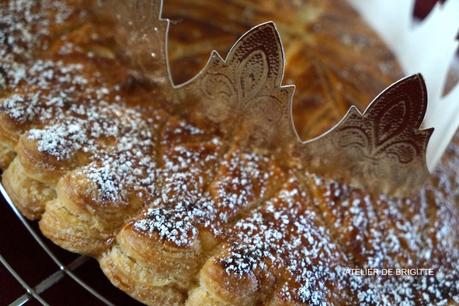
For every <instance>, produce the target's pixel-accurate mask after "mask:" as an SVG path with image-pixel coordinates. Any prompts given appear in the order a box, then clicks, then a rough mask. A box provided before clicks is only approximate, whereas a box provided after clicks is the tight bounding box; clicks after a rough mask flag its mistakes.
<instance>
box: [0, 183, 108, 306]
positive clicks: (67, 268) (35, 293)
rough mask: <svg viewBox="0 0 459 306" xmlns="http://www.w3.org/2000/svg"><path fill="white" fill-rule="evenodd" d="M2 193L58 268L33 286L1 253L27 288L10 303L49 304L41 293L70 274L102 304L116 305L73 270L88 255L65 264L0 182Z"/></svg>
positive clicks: (16, 277) (8, 267) (6, 265)
mask: <svg viewBox="0 0 459 306" xmlns="http://www.w3.org/2000/svg"><path fill="white" fill-rule="evenodd" d="M0 193H1V194H2V195H3V197H4V198H5V200H6V202H7V203H8V205H9V206H10V208H11V209H12V211H13V212H14V214H15V215H16V216H17V218H18V219H19V220H20V221H21V223H22V224H23V225H24V227H25V228H26V229H27V231H28V232H29V233H30V234H31V235H32V237H33V238H34V239H35V241H36V242H37V243H38V244H39V245H40V247H41V248H42V249H43V250H44V251H45V253H46V254H47V255H48V256H49V258H51V260H52V261H53V262H54V263H55V264H56V266H57V270H56V271H55V272H54V273H53V274H51V275H50V276H48V277H47V278H45V279H44V280H42V281H41V282H40V283H39V284H38V285H36V286H34V287H32V286H30V285H29V284H28V283H27V282H26V281H24V279H23V278H22V277H21V276H20V275H19V274H18V273H17V272H16V271H15V270H14V268H13V267H12V266H11V265H10V264H9V263H8V262H7V260H6V259H5V258H4V257H3V256H2V255H1V254H0V262H1V264H2V265H3V266H4V267H5V268H6V269H7V270H8V271H9V272H10V273H11V274H12V275H13V277H14V278H15V279H16V280H17V281H18V283H19V284H20V285H21V286H22V287H23V288H24V289H25V290H26V293H25V294H24V295H22V296H20V297H19V298H17V299H16V300H15V301H13V302H12V303H11V304H10V305H24V304H25V303H27V302H28V301H30V300H32V299H35V300H36V301H37V302H39V303H40V304H41V305H49V304H48V303H47V302H46V301H45V300H44V299H43V298H42V297H41V296H40V294H41V293H43V292H44V291H45V290H47V289H48V288H50V287H52V286H53V285H55V284H56V283H57V282H59V281H60V280H61V279H62V278H63V277H64V276H66V275H67V276H69V277H70V278H71V279H72V280H73V281H74V282H75V283H77V284H78V285H79V286H81V287H82V288H83V289H85V290H86V291H87V292H89V293H90V294H91V295H93V296H94V297H95V298H97V299H98V300H99V301H100V302H101V303H102V304H105V305H114V304H113V303H112V302H110V301H109V300H108V299H107V298H105V297H104V296H102V295H101V294H100V293H98V292H97V291H96V290H94V289H93V288H92V287H91V286H89V285H88V284H87V283H86V282H85V281H83V280H82V279H81V278H80V277H78V276H77V275H76V274H75V273H74V272H73V271H74V270H75V269H76V268H78V267H80V266H81V265H83V264H84V263H85V262H87V261H88V259H89V258H88V257H86V256H79V257H77V258H76V259H75V260H73V261H72V262H71V263H70V264H68V265H65V264H63V263H62V261H61V260H59V259H58V258H57V256H56V255H55V254H53V252H51V250H50V249H49V248H48V247H47V246H46V244H45V243H44V242H43V240H42V239H41V238H40V236H39V234H38V233H37V232H36V231H35V230H34V229H33V228H32V227H31V226H30V224H29V223H28V222H27V220H26V219H25V218H24V217H23V216H22V214H21V213H20V212H19V210H18V209H17V208H16V206H15V205H14V203H13V201H12V200H11V198H10V197H9V195H8V194H7V193H6V191H5V189H4V187H3V185H2V184H1V183H0Z"/></svg>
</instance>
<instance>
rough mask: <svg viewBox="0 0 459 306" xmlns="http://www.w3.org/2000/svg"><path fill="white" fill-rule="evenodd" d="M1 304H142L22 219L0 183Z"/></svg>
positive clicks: (91, 262) (87, 261)
mask: <svg viewBox="0 0 459 306" xmlns="http://www.w3.org/2000/svg"><path fill="white" fill-rule="evenodd" d="M0 192H1V194H2V196H3V199H1V201H0V220H1V222H0V263H1V265H0V305H62V304H63V302H65V305H116V304H122V305H140V304H139V303H138V302H136V301H134V300H133V299H131V298H129V297H128V296H127V295H126V294H124V293H123V292H121V291H119V290H118V289H116V288H115V287H113V286H112V285H111V284H110V282H109V281H108V280H107V279H106V278H105V276H104V275H103V274H102V272H101V270H100V268H99V267H98V264H97V262H96V261H95V260H94V259H92V258H89V257H86V256H79V255H76V254H72V253H69V252H66V251H64V250H62V249H60V248H58V247H56V246H54V245H53V244H52V243H51V242H50V241H49V240H47V239H46V238H45V237H44V236H43V235H41V233H40V231H39V229H38V227H37V224H36V222H30V221H28V220H26V219H25V218H24V217H23V216H22V214H21V213H20V212H19V210H18V209H17V208H16V206H15V205H14V203H13V201H12V200H11V198H10V197H9V196H8V194H7V193H6V191H5V189H4V188H3V185H1V184H0Z"/></svg>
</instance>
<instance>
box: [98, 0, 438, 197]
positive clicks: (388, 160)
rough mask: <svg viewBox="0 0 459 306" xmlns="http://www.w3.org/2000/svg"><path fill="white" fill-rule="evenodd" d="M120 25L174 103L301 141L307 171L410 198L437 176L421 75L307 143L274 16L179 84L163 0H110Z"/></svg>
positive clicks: (298, 148) (286, 142)
mask: <svg viewBox="0 0 459 306" xmlns="http://www.w3.org/2000/svg"><path fill="white" fill-rule="evenodd" d="M100 5H101V6H102V7H103V8H104V11H107V12H108V13H109V14H111V15H112V16H116V18H117V20H118V24H119V25H121V26H120V27H119V28H117V30H116V31H117V34H116V37H117V39H118V40H119V42H120V43H121V44H122V45H124V46H127V55H128V58H130V59H131V60H132V61H133V64H134V65H135V66H137V68H139V69H141V70H142V71H143V72H144V73H145V75H146V76H147V77H148V78H149V79H150V80H151V81H152V83H153V84H155V85H156V86H157V88H158V94H161V95H162V97H163V98H164V100H165V101H167V104H168V105H167V106H168V107H172V108H173V109H174V110H175V111H178V112H180V111H181V110H182V111H183V110H184V109H186V110H187V111H190V109H192V110H193V112H194V113H197V114H199V115H200V116H203V117H204V118H205V119H207V120H210V121H211V122H213V123H215V124H218V125H220V126H221V127H222V128H223V130H226V131H231V130H232V129H233V127H234V126H244V127H247V128H246V131H248V133H247V135H246V136H247V140H248V141H249V143H250V144H251V145H258V146H270V147H276V146H277V147H282V148H288V149H289V150H290V149H291V148H292V147H293V148H294V151H295V152H296V153H297V156H299V157H300V159H301V161H302V163H303V165H304V168H305V169H307V170H310V171H313V172H316V173H319V174H321V175H324V176H327V177H331V178H335V179H342V180H345V181H346V182H348V183H351V184H352V185H355V186H358V187H362V188H367V189H370V190H372V191H376V192H385V193H391V194H394V195H399V196H400V195H405V194H408V193H409V192H410V191H412V190H414V189H415V188H416V187H418V186H419V185H420V184H422V182H423V181H424V179H425V177H426V176H427V175H428V170H427V167H426V148H427V143H428V140H429V137H430V135H431V133H432V130H433V129H426V130H421V129H420V126H421V124H422V122H423V119H424V115H425V113H426V109H427V92H426V86H425V84H424V81H423V78H422V77H421V75H419V74H417V75H412V76H410V77H407V78H404V79H402V80H400V81H398V82H396V83H395V84H393V85H391V86H390V87H388V88H387V89H386V90H385V91H383V92H382V93H381V94H380V95H379V96H378V97H376V98H375V99H374V101H373V102H371V103H370V105H369V106H368V108H367V109H366V110H365V112H363V113H360V111H359V110H358V109H357V108H356V107H351V108H350V109H349V111H348V112H347V114H346V115H345V116H344V118H343V119H342V120H341V121H340V122H339V123H338V124H337V125H336V126H335V127H333V128H332V129H330V130H329V131H328V132H326V133H324V134H323V135H321V136H320V137H317V138H315V139H312V140H308V141H305V142H302V141H301V140H300V139H299V137H298V135H297V133H296V130H295V127H294V124H293V119H292V96H293V91H294V87H293V86H282V85H281V84H282V79H283V73H284V51H283V47H282V44H281V41H280V38H279V34H278V32H277V30H276V27H275V25H274V23H272V22H268V23H264V24H261V25H258V26H256V27H254V28H252V29H251V30H250V31H248V32H247V33H245V34H244V35H243V36H242V37H241V38H240V39H239V40H238V41H237V42H236V43H235V44H234V45H233V47H232V48H231V50H230V52H229V53H228V56H227V57H226V59H223V58H222V57H221V56H220V55H219V54H218V53H217V52H216V51H213V52H212V54H211V56H210V59H209V61H208V63H207V64H206V66H205V67H204V69H203V70H202V71H201V72H200V73H199V74H198V75H196V76H195V77H194V78H193V79H191V80H190V81H188V82H186V83H184V84H181V85H178V86H176V85H174V84H173V82H172V78H171V75H170V71H169V66H168V59H167V33H168V26H169V22H168V20H165V19H161V9H162V1H160V0H157V1H154V0H137V1H128V0H125V1H120V0H106V1H101V3H100Z"/></svg>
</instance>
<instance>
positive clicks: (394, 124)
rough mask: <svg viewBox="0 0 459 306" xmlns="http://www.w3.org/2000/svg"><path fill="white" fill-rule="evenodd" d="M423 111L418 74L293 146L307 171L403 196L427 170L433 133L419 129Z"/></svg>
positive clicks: (424, 99) (422, 90)
mask: <svg viewBox="0 0 459 306" xmlns="http://www.w3.org/2000/svg"><path fill="white" fill-rule="evenodd" d="M426 108H427V93H426V87H425V83H424V80H423V79H422V77H421V75H419V74H418V75H413V76H410V77H407V78H405V79H402V80H400V81H398V82H397V83H395V84H393V85H391V86H390V87H388V88H387V89H386V90H385V91H383V92H382V93H381V94H380V95H379V96H378V97H376V98H375V99H374V100H373V102H371V103H370V105H369V106H368V108H367V109H366V110H365V112H364V113H363V114H362V113H360V111H359V110H358V109H357V108H356V107H351V108H350V109H349V111H348V112H347V114H346V115H345V116H344V118H343V119H342V120H341V121H340V122H339V123H338V124H337V125H336V126H335V127H334V128H332V129H331V130H329V131H328V132H327V133H325V134H324V135H322V136H321V137H319V138H317V139H313V140H310V141H306V142H304V143H301V144H300V145H299V146H298V147H299V150H300V151H301V154H302V159H303V161H305V162H307V163H308V169H310V170H312V171H314V172H316V173H320V174H322V175H325V176H329V177H330V176H331V177H333V178H335V179H342V180H345V181H347V182H349V183H351V184H353V185H356V186H357V187H362V188H366V189H370V190H374V191H378V192H384V193H389V194H394V195H399V196H402V195H407V194H409V193H410V191H412V190H415V189H416V187H419V185H421V184H422V183H423V182H424V180H425V178H426V176H427V175H428V170H427V167H426V159H425V157H426V154H425V152H426V148H427V142H428V141H429V138H430V135H431V134H432V131H433V129H426V130H419V127H420V126H421V123H422V121H423V118H424V115H425V112H426Z"/></svg>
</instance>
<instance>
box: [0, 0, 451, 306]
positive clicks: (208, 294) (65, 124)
mask: <svg viewBox="0 0 459 306" xmlns="http://www.w3.org/2000/svg"><path fill="white" fill-rule="evenodd" d="M52 3H54V2H51V1H42V2H40V4H30V3H28V2H24V1H8V2H6V3H5V4H3V3H2V4H1V5H4V6H5V8H6V9H5V10H3V7H2V10H0V14H3V13H4V12H6V14H7V15H8V16H10V15H11V16H10V17H14V18H17V20H16V19H15V20H14V21H18V22H19V21H21V20H22V19H21V16H23V15H24V14H26V15H27V14H31V15H32V16H35V17H36V18H38V19H37V20H41V19H40V18H45V19H46V20H49V23H48V24H50V25H51V26H50V28H49V29H45V30H46V31H45V32H44V34H43V35H42V34H40V33H36V32H35V31H36V29H35V28H34V27H32V28H30V29H29V31H30V32H31V35H32V36H35V37H38V38H39V39H37V40H36V41H38V42H41V44H43V48H44V49H45V50H44V51H43V52H34V53H33V54H32V53H31V55H30V59H24V58H18V57H17V56H19V55H18V54H16V53H15V51H6V52H7V53H6V55H8V56H5V57H3V58H5V59H6V65H5V64H4V63H3V62H2V67H3V65H5V67H7V70H8V73H9V74H8V75H7V78H5V79H6V83H5V84H6V86H5V89H3V91H2V93H1V97H2V107H1V111H0V144H1V145H3V146H4V147H6V148H8V149H9V150H10V151H9V152H12V151H14V152H15V153H14V154H17V156H16V157H15V159H14V161H13V162H12V163H11V164H10V165H9V167H8V168H7V170H6V171H5V173H4V174H3V178H2V179H3V183H4V185H5V188H6V189H7V191H8V193H9V194H10V195H11V197H12V198H13V200H14V201H15V203H16V204H17V205H18V208H19V209H20V210H21V211H22V212H23V213H24V214H25V215H26V216H27V217H29V218H31V219H40V223H39V224H40V229H41V230H42V232H43V233H44V234H45V235H46V236H47V237H49V238H50V239H51V240H53V241H54V242H55V243H56V244H58V245H60V246H62V247H64V248H66V249H68V250H71V251H74V252H77V253H81V254H89V255H92V256H94V257H96V258H97V259H98V260H99V262H100V264H101V267H102V270H103V271H104V273H105V274H106V275H107V276H108V277H109V279H110V280H111V281H112V283H113V284H114V285H115V286H117V287H119V288H121V289H122V290H124V291H125V292H127V293H128V294H130V295H131V296H133V297H134V298H136V299H138V300H140V301H142V302H144V303H146V304H152V305H181V304H184V303H187V304H189V305H255V304H266V305H304V304H311V305H320V304H321V303H329V304H356V303H361V304H365V303H366V304H382V303H384V302H386V303H389V304H397V303H408V304H409V303H453V302H457V299H458V295H459V293H458V291H459V288H458V287H457V285H455V284H456V283H458V279H459V276H458V274H459V273H458V271H457V267H458V266H459V265H458V263H459V254H458V252H457V250H458V243H459V242H458V241H459V239H458V236H457V231H455V229H457V228H458V222H459V221H458V220H459V216H458V212H457V211H458V205H459V204H458V194H457V190H459V186H458V182H459V177H458V173H457V169H458V167H459V150H458V147H459V141H458V140H457V139H459V136H458V137H456V142H455V143H453V144H452V145H451V146H450V149H449V151H448V152H447V154H446V156H445V158H444V161H443V164H442V165H441V166H440V167H439V169H438V171H437V172H436V174H435V175H434V176H433V177H432V180H431V182H430V183H429V184H428V185H426V187H425V188H423V189H422V190H421V191H420V192H419V193H418V195H417V196H416V197H414V198H413V199H408V200H397V199H391V198H389V197H385V196H376V195H371V194H368V193H366V192H364V191H362V190H356V189H352V188H350V187H348V186H346V185H345V184H342V183H338V182H333V181H329V180H324V179H322V178H320V177H317V176H315V175H313V174H310V173H308V172H307V169H302V168H300V167H299V166H298V164H299V163H297V161H296V160H295V159H294V158H293V157H291V156H289V155H282V156H278V155H276V154H274V153H273V152H272V151H270V150H267V149H261V148H258V147H253V146H247V144H246V143H245V142H244V141H243V139H240V138H239V137H240V136H241V135H244V133H243V132H244V131H241V127H234V131H232V135H231V136H232V137H231V138H228V137H227V135H225V134H224V133H222V132H221V131H219V130H218V129H217V128H216V127H213V126H211V125H209V123H208V122H205V121H203V120H201V118H195V117H192V116H189V117H187V116H174V115H171V114H169V113H167V112H166V111H163V110H162V107H161V106H160V105H159V103H158V102H159V101H152V97H151V95H149V94H148V91H149V89H150V88H149V87H148V86H147V84H143V83H139V81H138V80H135V79H134V78H133V76H132V74H131V72H130V68H129V67H128V65H127V64H126V63H125V62H123V59H122V57H120V56H118V55H119V54H118V53H119V52H120V49H118V48H119V47H118V46H117V45H116V44H114V42H113V39H112V38H111V37H110V34H107V33H110V31H107V27H109V26H110V25H109V24H105V23H104V22H102V23H101V22H99V21H98V19H96V18H94V16H93V15H92V13H91V10H88V9H86V7H89V4H88V3H82V2H81V3H80V2H75V3H74V2H73V1H68V2H67V1H66V2H63V3H60V4H58V5H57V7H53V5H54V4H52ZM176 3H178V2H175V1H172V2H171V4H172V7H175V8H178V7H181V6H175V5H176ZM34 5H38V6H41V7H42V8H43V11H40V10H39V12H38V13H37V11H35V10H36V8H35V9H34ZM181 5H183V6H184V7H185V6H187V7H193V8H194V7H196V8H199V10H200V9H201V8H202V6H203V5H205V6H206V10H204V11H203V12H205V13H204V14H206V15H207V16H208V15H209V14H211V15H213V16H214V17H215V18H213V19H211V20H210V21H212V20H218V19H221V20H227V19H228V18H230V17H231V16H238V17H239V16H250V14H247V12H246V13H245V14H246V15H244V14H243V13H241V10H243V9H244V8H248V10H249V12H251V13H252V15H251V17H250V18H249V17H247V18H246V17H244V18H243V22H242V24H240V23H238V22H236V21H234V20H233V21H231V22H230V23H228V25H229V26H231V27H234V29H231V28H230V30H228V33H229V34H228V35H226V36H225V35H220V34H221V32H220V31H221V26H220V25H219V24H218V23H215V24H214V25H213V27H212V29H213V31H215V35H218V37H221V38H222V41H221V42H218V43H217V44H216V45H214V46H217V47H220V48H223V49H226V48H227V47H229V45H230V44H231V43H230V42H229V41H231V42H232V41H233V38H234V37H233V36H232V35H234V34H235V33H239V32H242V31H244V30H246V28H247V25H248V24H255V23H258V22H260V21H266V20H265V18H267V17H271V16H272V14H273V12H277V13H276V14H275V15H276V16H277V17H278V18H279V20H277V21H278V22H279V27H280V30H281V32H282V34H283V36H284V38H285V40H286V45H287V48H286V50H287V60H289V67H290V68H289V70H288V71H287V76H289V77H292V78H293V79H295V83H297V84H300V90H299V91H300V92H303V94H304V96H303V97H300V101H303V102H304V103H305V105H303V106H298V107H299V109H300V111H298V107H297V109H295V112H296V113H298V112H299V114H300V116H302V122H306V124H305V125H304V126H302V127H299V128H300V129H301V130H302V131H303V132H305V133H306V134H307V135H312V134H314V133H316V132H319V131H322V130H323V128H324V127H325V126H326V124H328V123H330V122H335V121H336V120H335V119H338V118H339V117H340V116H339V115H340V111H343V110H345V109H347V106H348V105H349V103H354V104H357V105H360V106H363V105H365V103H368V101H369V100H370V99H371V98H372V97H373V96H374V95H375V94H376V93H377V92H378V91H379V90H381V89H382V88H383V87H385V86H386V85H388V83H389V82H391V81H393V80H395V79H396V76H397V75H398V74H399V71H398V70H397V68H396V64H395V61H394V59H393V57H392V55H390V53H389V51H388V50H387V49H385V48H384V46H383V45H382V43H381V42H380V40H379V39H378V38H377V37H376V36H375V35H374V33H373V32H371V31H370V30H369V29H368V28H367V27H366V26H365V25H364V24H363V22H362V21H361V20H360V18H358V16H357V15H356V14H355V13H354V12H353V11H352V10H351V9H350V8H349V7H348V6H347V5H346V4H345V3H344V2H341V1H340V2H338V3H335V2H331V1H321V2H318V1H317V2H309V3H307V4H305V3H300V6H299V7H297V6H295V4H294V3H293V2H292V3H290V2H289V3H283V5H282V6H280V4H279V2H270V3H268V2H263V3H261V2H260V3H257V2H256V1H253V2H250V3H247V2H245V1H243V2H238V1H234V2H231V3H228V4H227V6H228V7H227V10H222V8H221V6H215V7H214V4H213V2H206V3H204V2H196V3H194V4H188V3H187V4H181ZM271 5H272V6H273V7H271ZM16 6H17V7H16ZM48 6H52V7H53V9H51V12H52V13H49V12H48V9H47V8H48ZM225 8H226V7H225ZM68 10H70V12H73V13H66V14H64V15H62V16H61V15H59V14H61V13H62V14H63V12H64V11H68ZM73 10H75V11H73ZM199 10H197V9H192V10H190V11H189V13H187V16H191V17H193V18H195V19H193V20H191V21H186V20H185V21H184V23H183V25H194V26H193V29H194V32H195V33H198V34H197V35H198V37H199V35H202V34H199V33H204V32H205V31H203V29H206V28H207V27H205V26H204V25H202V24H199V23H198V22H197V20H204V19H201V18H202V16H201V15H200V14H202V13H201V11H199ZM78 12H80V13H78ZM81 12H83V13H81ZM209 12H211V13H209ZM222 12H223V13H224V14H222ZM302 12H303V13H304V12H308V14H305V15H302ZM227 13H228V14H227ZM175 14H176V15H173V14H172V15H173V16H181V15H180V14H182V13H181V12H180V11H176V13H175ZM223 15H224V16H223ZM56 16H59V18H57V17H56ZM276 16H274V17H276ZM292 16H293V17H292ZM300 17H301V18H305V20H303V19H301V18H300ZM56 18H57V19H59V20H60V19H62V18H63V20H64V22H57V19H56ZM295 18H298V19H297V20H301V21H302V22H303V23H301V22H300V23H295V24H292V22H294V20H295ZM269 19H271V18H269ZM37 22H38V21H37ZM244 22H247V23H248V24H245V23H244ZM8 24H9V25H10V26H11V25H12V21H9V23H8ZM19 24H20V25H21V26H23V27H25V26H27V25H26V24H24V22H22V24H21V23H19ZM298 25H300V26H304V27H305V29H303V28H301V27H300V30H301V31H300V30H298ZM61 26H62V27H61ZM350 29H352V30H350ZM303 30H304V31H305V32H306V33H308V34H307V35H302V32H303ZM8 31H10V32H8ZM5 33H7V34H8V35H12V37H14V38H17V36H15V35H16V34H14V31H13V30H11V29H10V28H7V31H6V32H5ZM300 34H301V35H300ZM347 35H355V37H354V36H347ZM230 36H231V37H230ZM173 37H174V36H173ZM215 37H217V36H215ZM225 37H230V38H228V43H227V44H226V42H225V39H226V38H225ZM174 40H175V43H178V44H180V45H183V46H189V45H190V43H189V41H186V40H184V39H183V38H180V37H178V38H177V37H175V38H173V39H172V42H173V43H174ZM197 41H198V38H197ZM212 41H214V40H212ZM45 42H46V44H45ZM220 44H221V45H220ZM298 46H307V47H305V48H303V47H301V48H300V47H298ZM40 48H41V47H40ZM40 48H39V47H38V46H37V45H34V44H32V45H30V46H29V45H27V48H26V49H27V50H29V49H30V50H37V49H40ZM172 49H173V52H176V53H173V55H172V62H173V64H172V65H173V67H174V63H187V64H186V65H180V67H181V68H182V69H183V70H184V75H186V71H185V70H186V69H188V68H187V67H192V66H193V64H190V63H189V62H188V59H187V58H186V57H184V58H182V57H181V56H182V55H181V53H180V50H181V48H174V47H172ZM195 50H197V51H196V52H197V53H195V54H194V55H193V56H198V55H199V54H204V53H206V56H207V54H208V53H207V50H204V49H200V48H196V49H195ZM369 50H370V51H369ZM190 54H192V53H190ZM300 54H301V56H300ZM344 58H345V59H347V60H343V59H344ZM31 59H33V60H31ZM306 62H307V63H306ZM356 63H362V65H361V66H359V65H357V64H356ZM379 63H387V64H389V65H394V67H386V66H385V67H381V66H380V65H379ZM306 64H307V65H306ZM309 65H311V66H309ZM303 68H304V70H303ZM392 68H393V69H392ZM386 69H387V71H386V72H387V73H381V72H385V70H386ZM345 73H347V74H345ZM15 78H18V81H17V80H15ZM362 80H364V82H362ZM302 82H304V83H302ZM303 84H305V85H304V86H305V87H304V88H301V87H302V86H303ZM306 85H307V86H306ZM340 88H341V90H340ZM333 89H336V92H334V91H333ZM297 98H298V97H297ZM322 99H323V101H326V102H325V103H324V104H319V106H317V105H316V104H315V102H317V101H322ZM341 108H342V109H341ZM301 109H304V112H301ZM335 110H337V112H336V113H335ZM309 123H313V125H314V127H318V129H317V130H315V128H312V127H313V126H312V125H309ZM319 123H320V124H319ZM8 154H9V153H8ZM366 267H372V268H375V267H432V268H434V269H435V270H436V271H437V273H438V274H437V275H436V277H435V278H426V277H419V278H410V277H407V278H399V279H398V278H389V279H385V278H366V277H353V276H350V275H349V274H347V273H345V271H346V270H345V269H348V268H366Z"/></svg>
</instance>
